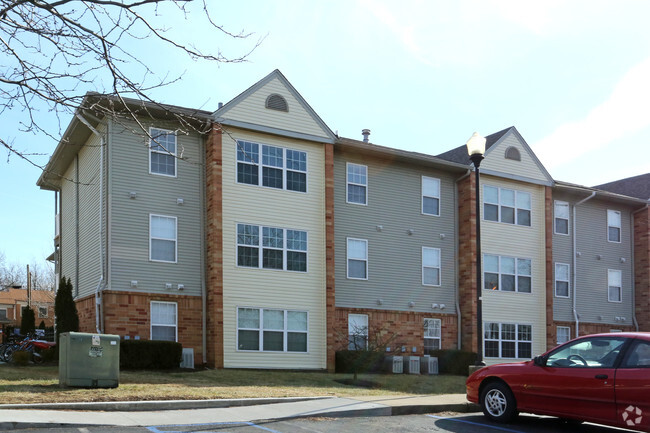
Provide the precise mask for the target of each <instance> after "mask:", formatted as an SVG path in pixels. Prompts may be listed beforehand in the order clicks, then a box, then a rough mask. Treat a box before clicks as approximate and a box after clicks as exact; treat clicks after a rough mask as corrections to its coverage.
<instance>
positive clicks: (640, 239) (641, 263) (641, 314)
mask: <svg viewBox="0 0 650 433" xmlns="http://www.w3.org/2000/svg"><path fill="white" fill-rule="evenodd" d="M634 270H635V273H634V290H635V309H636V317H637V321H638V322H639V330H640V331H646V332H648V331H650V209H648V208H647V207H646V208H645V209H642V210H641V211H639V212H636V213H635V214H634Z"/></svg>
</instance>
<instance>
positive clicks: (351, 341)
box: [348, 314, 368, 350]
mask: <svg viewBox="0 0 650 433" xmlns="http://www.w3.org/2000/svg"><path fill="white" fill-rule="evenodd" d="M367 347H368V315H366V314H348V350H364V349H366V348H367Z"/></svg>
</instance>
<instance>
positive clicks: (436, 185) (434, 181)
mask: <svg viewBox="0 0 650 433" xmlns="http://www.w3.org/2000/svg"><path fill="white" fill-rule="evenodd" d="M425 184H429V185H432V186H433V189H434V191H428V188H426V185H425ZM421 188H422V209H421V210H422V215H431V216H440V179H438V178H435V177H430V176H422V181H421ZM426 198H431V199H435V200H438V209H436V210H437V212H436V213H429V212H425V211H424V201H425V199H426Z"/></svg>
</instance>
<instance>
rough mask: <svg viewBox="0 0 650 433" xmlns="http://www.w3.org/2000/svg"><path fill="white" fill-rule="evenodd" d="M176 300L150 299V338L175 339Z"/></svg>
mask: <svg viewBox="0 0 650 433" xmlns="http://www.w3.org/2000/svg"><path fill="white" fill-rule="evenodd" d="M177 320H178V318H177V305H176V302H160V301H151V339H152V340H165V341H176V339H177Z"/></svg>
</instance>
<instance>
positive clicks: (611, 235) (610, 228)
mask: <svg viewBox="0 0 650 433" xmlns="http://www.w3.org/2000/svg"><path fill="white" fill-rule="evenodd" d="M607 240H608V241H609V242H621V213H620V212H619V211H617V210H610V209H608V210H607Z"/></svg>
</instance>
